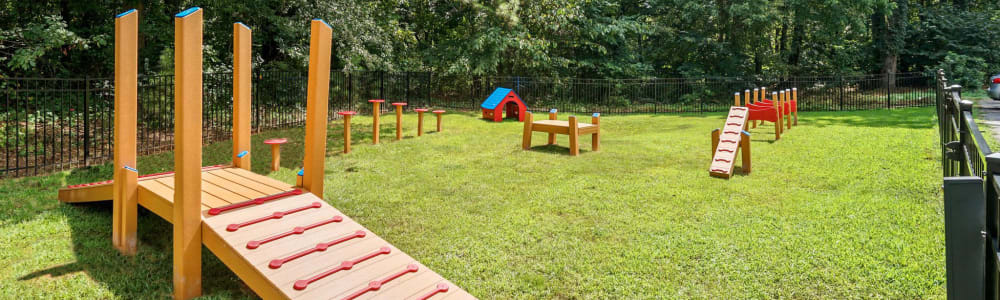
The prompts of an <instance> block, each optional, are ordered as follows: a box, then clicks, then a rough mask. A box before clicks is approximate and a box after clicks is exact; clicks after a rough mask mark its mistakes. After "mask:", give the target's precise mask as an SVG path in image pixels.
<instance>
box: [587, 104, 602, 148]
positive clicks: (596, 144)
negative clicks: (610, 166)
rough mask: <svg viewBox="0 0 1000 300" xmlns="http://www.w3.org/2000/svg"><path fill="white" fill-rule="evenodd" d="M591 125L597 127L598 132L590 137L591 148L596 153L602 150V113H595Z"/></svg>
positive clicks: (591, 118)
mask: <svg viewBox="0 0 1000 300" xmlns="http://www.w3.org/2000/svg"><path fill="white" fill-rule="evenodd" d="M590 123H592V124H594V126H597V131H595V132H594V134H591V135H590V147H591V149H593V150H594V151H600V150H601V113H594V114H593V115H591V116H590Z"/></svg>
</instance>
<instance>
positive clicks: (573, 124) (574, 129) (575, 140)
mask: <svg viewBox="0 0 1000 300" xmlns="http://www.w3.org/2000/svg"><path fill="white" fill-rule="evenodd" d="M569 155H572V156H577V155H580V126H579V124H578V123H577V121H576V116H569Z"/></svg>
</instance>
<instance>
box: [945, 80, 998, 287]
mask: <svg viewBox="0 0 1000 300" xmlns="http://www.w3.org/2000/svg"><path fill="white" fill-rule="evenodd" d="M961 91H962V87H960V86H957V85H955V86H952V85H948V81H947V79H946V78H945V77H944V73H943V72H941V71H939V72H938V75H937V84H936V91H935V92H936V97H935V99H936V100H935V102H936V104H937V116H938V128H939V130H940V136H941V167H942V168H941V169H942V172H943V175H944V184H943V188H944V207H945V256H946V270H947V283H948V298H949V299H992V300H996V299H1000V294H998V289H1000V282H998V281H997V279H998V277H1000V269H998V266H1000V261H998V260H1000V252H998V250H1000V248H998V242H1000V214H998V212H1000V211H998V209H1000V206H998V204H1000V153H994V152H993V150H992V149H991V148H990V146H989V144H987V142H986V139H985V138H984V137H983V134H982V132H981V131H980V130H979V126H978V125H977V124H976V120H975V118H974V114H973V113H972V109H973V103H972V102H971V101H968V100H963V99H962V93H961Z"/></svg>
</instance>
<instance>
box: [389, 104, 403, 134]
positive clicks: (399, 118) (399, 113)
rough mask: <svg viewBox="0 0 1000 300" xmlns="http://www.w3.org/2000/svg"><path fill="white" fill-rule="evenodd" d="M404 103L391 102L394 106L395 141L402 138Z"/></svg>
mask: <svg viewBox="0 0 1000 300" xmlns="http://www.w3.org/2000/svg"><path fill="white" fill-rule="evenodd" d="M405 105H406V103H403V102H395V103H393V104H392V106H395V107H396V140H397V141H398V140H402V139H403V106H405Z"/></svg>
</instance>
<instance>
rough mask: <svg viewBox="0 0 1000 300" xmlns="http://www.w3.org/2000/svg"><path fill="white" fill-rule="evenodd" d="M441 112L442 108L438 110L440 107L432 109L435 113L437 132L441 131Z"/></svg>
mask: <svg viewBox="0 0 1000 300" xmlns="http://www.w3.org/2000/svg"><path fill="white" fill-rule="evenodd" d="M443 113H444V110H440V109H439V110H435V111H434V114H435V115H437V132H441V114H443Z"/></svg>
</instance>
